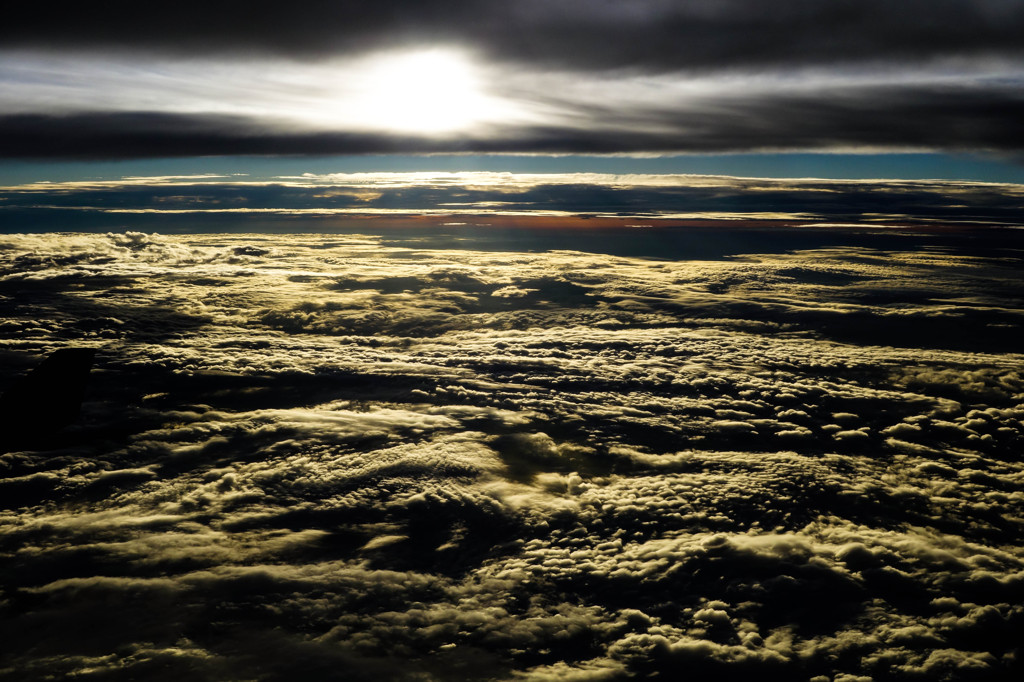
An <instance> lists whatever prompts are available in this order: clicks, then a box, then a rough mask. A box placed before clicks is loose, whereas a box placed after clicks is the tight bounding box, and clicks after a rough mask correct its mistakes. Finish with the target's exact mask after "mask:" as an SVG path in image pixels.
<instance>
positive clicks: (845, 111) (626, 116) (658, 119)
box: [0, 83, 1024, 159]
mask: <svg viewBox="0 0 1024 682" xmlns="http://www.w3.org/2000/svg"><path fill="white" fill-rule="evenodd" d="M549 99H550V98H549ZM548 103H549V104H558V105H561V106H564V107H566V108H567V109H568V110H570V111H574V112H575V115H576V120H575V121H574V122H573V123H572V124H571V125H568V124H558V125H543V126H533V127H530V126H516V125H508V126H503V127H501V128H499V129H494V130H490V131H485V132H478V133H474V134H460V135H458V136H447V137H446V136H435V137H430V136H416V135H401V134H392V133H356V132H329V131H316V130H309V129H306V130H299V129H297V128H295V127H294V126H293V125H290V124H288V123H285V122H281V121H274V120H265V119H257V118H251V117H246V116H242V115H207V114H172V113H161V112H91V113H68V114H48V113H35V114H8V115H6V116H0V156H3V157H6V158H57V159H119V158H143V157H152V156H192V155H201V154H219V155H234V154H310V155H330V154H374V153H392V152H402V153H429V152H456V153H459V152H466V153H488V152H497V153H500V152H511V153H524V152H536V153H623V152H655V153H657V152H710V151H749V150H787V149H822V150H827V149H834V148H836V147H840V148H865V147H866V148H900V149H908V148H910V149H948V150H966V151H969V150H993V151H995V150H1000V151H1003V152H1012V153H1019V152H1020V151H1021V150H1022V149H1024V134H1022V133H1021V128H1020V125H1019V121H1020V120H1021V119H1024V95H1022V94H1021V91H1020V89H1019V88H1013V87H1008V86H1004V85H1000V84H998V83H996V84H991V85H984V84H981V85H977V84H976V85H945V86H943V85H921V86H910V85H907V86H896V85H889V86H884V85H873V86H864V85H861V86H850V87H842V88H840V87H835V86H829V87H824V88H817V89H812V90H811V91H810V92H797V91H794V90H790V91H785V90H784V91H780V92H777V93H761V94H758V93H753V94H751V93H736V94H727V95H723V94H719V95H713V94H703V95H697V96H694V97H692V98H691V99H689V100H687V101H684V102H680V103H675V104H665V105H647V106H645V105H635V106H633V105H623V104H621V103H618V104H615V105H614V106H612V105H611V104H609V105H595V104H588V103H585V102H577V101H572V100H564V101H558V100H555V99H550V101H549V102H548Z"/></svg>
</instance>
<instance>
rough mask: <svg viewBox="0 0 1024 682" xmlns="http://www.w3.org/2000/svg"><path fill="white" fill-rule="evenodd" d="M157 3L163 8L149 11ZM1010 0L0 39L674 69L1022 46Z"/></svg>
mask: <svg viewBox="0 0 1024 682" xmlns="http://www.w3.org/2000/svg"><path fill="white" fill-rule="evenodd" d="M161 9H163V10H164V11H161ZM1022 33H1024V7H1022V5H1021V4H1020V3H1019V2H1014V1H1013V0H905V1H904V2H900V3H892V2H885V1H884V0H834V1H832V2H825V3H807V2H801V1H800V0H781V1H780V2H773V3H769V4H766V3H763V2H759V1H758V0H725V1H722V0H716V1H714V2H712V1H708V0H699V1H696V2H686V3H682V2H670V1H668V0H637V1H634V2H630V3H618V2H609V1H607V0H570V1H562V2H558V3H550V2H542V1H541V0H527V1H525V2H515V3H495V2H487V1H484V0H426V1H424V2H417V3H410V2H402V1H399V0H384V1H378V2H344V3H341V2H330V1H327V0H317V1H314V2H308V3H303V6H302V11H298V12H296V11H288V10H286V9H284V8H283V7H282V6H281V5H280V4H279V3H270V2H257V3H247V4H246V5H245V7H244V10H243V9H241V7H240V6H239V5H238V3H234V2H191V1H190V2H180V3H174V4H173V5H167V6H165V7H163V8H161V7H160V6H159V5H158V6H156V7H154V6H153V5H152V4H140V3H135V2H127V1H122V0H118V1H116V2H107V3H102V4H101V5H81V6H72V7H70V8H67V9H64V10H63V11H62V12H61V13H59V14H57V15H54V14H53V13H52V12H47V11H44V10H43V9H41V8H36V7H32V6H18V7H17V8H15V9H13V10H8V12H7V13H6V15H5V21H4V22H3V24H2V26H0V43H3V44H6V45H12V46H31V47H42V48H54V47H57V46H59V47H61V48H66V47H69V46H78V47H83V48H123V49H152V50H158V51H166V52H175V53H185V54H193V53H195V52H207V53H209V52H221V53H223V52H245V53H249V54H251V53H254V52H262V53H274V54H287V55H293V56H301V57H315V56H322V55H326V54H338V53H344V52H349V51H353V50H365V49H370V48H381V47H388V46H392V45H395V44H408V43H409V42H423V43H431V44H434V43H437V42H449V43H456V44H462V45H466V46H470V47H474V48H476V49H479V50H480V51H482V52H484V53H486V54H488V55H489V56H491V57H492V58H497V59H508V60H513V61H526V62H534V63H543V64H549V65H560V66H566V67H571V68H577V69H580V68H582V69H586V68H602V69H603V68H610V67H622V66H629V67H640V68H645V69H677V68H686V67H705V66H711V67H720V66H723V65H730V64H731V65H736V64H739V65H743V64H756V65H763V64H766V63H820V62H835V61H849V60H857V61H865V60H866V61H875V60H889V59H899V60H905V59H930V58H932V57H935V56H943V55H950V54H954V55H999V54H1004V55H1005V54H1013V55H1018V56H1019V55H1020V52H1021V41H1020V36H1021V35H1022Z"/></svg>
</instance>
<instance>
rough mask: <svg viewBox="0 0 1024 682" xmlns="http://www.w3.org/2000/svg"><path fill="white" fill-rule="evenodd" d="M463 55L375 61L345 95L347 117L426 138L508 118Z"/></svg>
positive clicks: (408, 55)
mask: <svg viewBox="0 0 1024 682" xmlns="http://www.w3.org/2000/svg"><path fill="white" fill-rule="evenodd" d="M480 80H481V79H480V76H479V74H478V72H477V70H476V69H475V68H474V67H473V65H472V63H471V62H470V61H469V60H468V59H467V58H466V57H465V56H464V55H462V54H461V53H459V52H456V51H451V50H442V49H431V50H421V51H415V52H402V53H398V54H387V55H381V56H377V57H374V58H372V59H370V60H368V61H367V62H366V63H365V67H364V68H362V69H361V73H360V75H359V78H358V82H357V84H354V83H353V84H352V85H355V87H354V88H353V89H352V90H350V91H349V92H348V93H347V96H346V97H344V98H343V99H344V100H343V102H342V106H344V108H345V110H347V111H346V113H347V114H349V115H351V114H355V115H356V116H358V118H360V119H362V121H364V125H365V126H366V127H369V128H374V129H378V130H388V131H395V132H410V133H424V134H431V133H433V134H438V133H449V132H456V131H462V130H467V129H469V128H472V127H473V126H474V125H476V124H479V123H482V122H484V121H487V120H494V119H496V118H499V117H500V116H501V115H502V103H501V101H500V100H498V99H497V98H495V97H493V96H490V95H488V94H486V92H485V91H484V90H483V88H482V86H481V83H480Z"/></svg>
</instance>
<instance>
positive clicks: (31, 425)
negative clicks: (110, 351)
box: [0, 348, 96, 449]
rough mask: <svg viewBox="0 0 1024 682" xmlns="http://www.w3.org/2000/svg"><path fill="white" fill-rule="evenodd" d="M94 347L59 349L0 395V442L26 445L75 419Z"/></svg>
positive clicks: (90, 367) (8, 444) (45, 436)
mask: <svg viewBox="0 0 1024 682" xmlns="http://www.w3.org/2000/svg"><path fill="white" fill-rule="evenodd" d="M95 354H96V351H95V349H93V348H62V349H60V350H57V351H54V352H53V353H52V354H51V355H50V356H49V357H48V358H46V359H45V360H43V362H41V363H40V364H39V366H37V367H36V368H35V369H33V370H32V371H31V372H29V373H28V374H27V375H25V376H23V377H22V378H21V379H19V380H18V381H16V382H15V383H14V384H13V385H11V386H10V387H9V388H8V389H7V390H6V391H4V393H3V395H0V445H2V446H3V447H4V449H6V448H9V447H12V446H25V445H30V444H32V443H35V442H37V441H38V440H40V439H45V438H47V437H48V436H49V435H50V434H52V433H54V432H56V431H58V430H60V429H62V428H64V427H65V426H68V425H70V424H72V423H74V422H75V420H77V419H78V415H79V413H80V411H81V408H82V400H83V399H84V397H85V387H86V384H87V382H88V380H89V370H90V369H92V362H93V357H94V356H95Z"/></svg>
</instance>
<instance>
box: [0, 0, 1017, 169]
mask: <svg viewBox="0 0 1024 682" xmlns="http://www.w3.org/2000/svg"><path fill="white" fill-rule="evenodd" d="M154 11H155V9H154V6H152V5H139V4H138V3H127V2H114V3H105V4H104V6H103V7H102V8H96V7H87V8H77V9H76V8H72V9H70V10H69V11H68V12H67V13H63V14H61V15H59V16H54V15H53V13H50V12H45V13H44V12H42V11H41V10H37V9H34V8H29V7H19V8H17V9H15V10H13V12H12V13H11V14H12V15H13V16H9V17H8V18H7V20H6V21H5V22H4V25H3V26H2V27H0V40H2V41H3V44H4V45H5V48H4V49H3V50H0V84H2V85H3V88H0V92H7V93H9V94H8V95H6V96H5V95H2V94H0V131H3V133H2V134H0V154H2V155H3V156H4V157H7V158H54V157H59V158H111V159H116V158H138V157H159V156H177V155H219V154H363V153H395V152H397V153H424V152H445V153H460V152H470V153H483V152H504V153H542V154H547V153H582V154H605V153H693V152H731V151H765V150H829V151H832V150H851V149H853V150H864V149H870V150H875V151H878V150H881V151H905V150H944V151H958V152H978V153H993V154H999V155H1010V156H1012V157H1014V158H1017V157H1019V155H1020V151H1021V135H1020V132H1019V126H1018V125H1017V122H1018V121H1019V120H1020V119H1021V115H1022V111H1021V109H1022V100H1021V92H1022V90H1021V83H1022V82H1024V62H1022V50H1021V47H1020V43H1021V41H1020V35H1022V33H1024V10H1022V8H1021V5H1020V3H1019V2H1017V1H1016V0H983V1H978V0H942V1H936V0H928V1H925V0H905V1H904V2H900V3H898V5H897V4H893V3H891V2H882V1H881V0H839V1H835V0H833V1H831V2H826V3H808V2H802V1H799V0H785V1H782V2H774V3H771V4H770V5H765V4H764V3H763V2H759V1H757V0H728V1H725V2H723V1H722V0H715V1H714V2H712V1H710V0H709V1H703V0H702V1H698V2H669V1H667V0H637V1H635V2H630V3H628V5H626V6H624V5H623V4H622V3H619V2H610V1H606V0H567V1H561V2H558V3H550V2H546V1H541V0H528V1H526V2H515V3H494V2H480V1H478V0H460V1H458V2H420V3H407V2H356V3H353V2H347V3H336V2H312V3H307V4H306V5H305V6H304V7H303V11H301V12H289V11H286V10H285V9H284V8H282V7H280V6H279V5H277V4H273V3H256V4H255V5H254V6H251V7H250V8H248V9H247V10H246V12H244V13H243V14H242V15H240V13H239V11H238V9H237V4H235V3H229V2H220V3H192V2H184V3H176V4H175V5H174V7H173V8H170V7H168V8H166V11H161V12H160V15H159V19H155V18H154V14H153V13H154ZM436 50H441V51H443V52H445V53H446V54H451V55H455V56H456V57H455V58H456V61H457V62H458V64H459V67H458V68H457V69H456V72H457V73H455V74H452V73H449V72H448V71H446V70H445V69H444V68H436V69H434V68H427V67H424V68H423V69H422V70H418V69H419V67H417V63H419V64H423V63H429V64H432V63H433V62H431V61H430V59H431V58H430V57H429V56H428V55H429V54H431V51H436ZM395 55H399V59H408V60H409V61H408V63H403V64H404V65H403V66H401V68H400V69H398V73H397V74H396V73H393V72H388V75H387V76H385V77H379V73H378V72H377V71H375V67H374V66H373V65H374V64H375V63H377V62H378V61H379V60H381V59H383V60H385V61H386V60H388V59H392V58H394V57H395ZM402 55H405V56H404V57H402ZM424 60H426V61H424ZM441 63H445V61H444V60H441ZM410 71H412V72H415V74H416V76H417V77H416V78H414V79H412V80H409V79H405V78H402V73H403V72H405V73H408V72H410ZM463 71H465V72H467V73H471V75H472V78H470V80H472V81H473V85H472V87H469V88H467V89H461V88H460V87H459V86H458V85H455V84H454V83H455V82H456V81H459V80H460V78H458V77H457V76H458V74H459V73H461V72H463ZM375 74H377V75H375ZM393 76H397V78H394V79H392V77H393ZM423 82H427V83H428V84H429V85H428V86H423V87H420V85H422V83H423ZM418 84H419V85H418ZM367 96H368V100H367ZM478 105H479V107H480V108H479V111H475V112H474V113H467V112H468V111H469V110H470V109H474V108H475V107H477V106H478ZM417 111H418V112H420V114H419V118H420V119H421V121H420V122H419V123H418V122H417V116H416V115H415V112H417ZM464 116H465V117H466V118H465V120H462V117H464ZM452 120H454V121H456V123H452V124H451V125H450V126H448V125H447V124H446V121H452ZM424 122H426V123H424ZM396 123H397V124H399V125H397V126H396V125H393V124H396ZM439 130H440V131H443V132H444V133H445V134H438V131H439Z"/></svg>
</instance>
